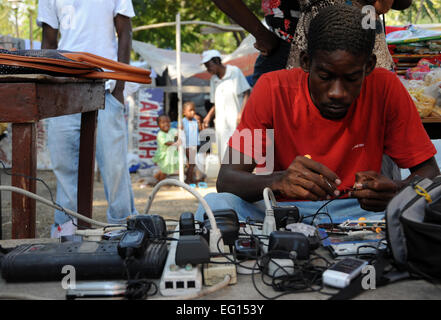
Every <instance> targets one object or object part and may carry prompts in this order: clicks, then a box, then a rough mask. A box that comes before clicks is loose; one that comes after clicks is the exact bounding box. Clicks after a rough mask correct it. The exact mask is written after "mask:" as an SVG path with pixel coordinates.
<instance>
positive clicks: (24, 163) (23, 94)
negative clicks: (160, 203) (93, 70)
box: [0, 75, 105, 239]
mask: <svg viewBox="0 0 441 320" xmlns="http://www.w3.org/2000/svg"><path fill="white" fill-rule="evenodd" d="M104 103H105V88H104V81H102V80H85V79H79V78H62V77H51V76H48V75H14V76H12V75H0V122H11V123H12V173H13V174H18V175H14V176H12V178H11V181H12V185H13V186H15V187H20V188H23V189H26V190H28V191H30V192H33V193H35V192H36V180H33V179H28V178H26V177H25V176H27V177H36V174H37V148H36V123H37V121H39V120H41V119H45V118H50V117H58V116H63V115H69V114H74V113H82V116H81V138H80V156H79V165H78V212H80V213H82V214H83V215H85V216H88V217H91V216H92V200H93V176H94V165H95V137H96V121H97V116H98V110H99V109H104ZM11 199H12V239H23V238H35V211H36V203H35V200H33V199H30V198H28V197H25V196H23V195H20V194H17V193H13V194H12V196H11Z"/></svg>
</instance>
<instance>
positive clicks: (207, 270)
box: [204, 255, 237, 286]
mask: <svg viewBox="0 0 441 320" xmlns="http://www.w3.org/2000/svg"><path fill="white" fill-rule="evenodd" d="M230 257H231V258H230V259H233V256H232V255H231V256H230ZM211 260H212V261H213V262H216V263H207V264H204V284H205V285H206V286H213V285H215V284H217V283H219V282H221V281H222V280H224V278H225V276H226V275H227V274H228V275H229V276H230V283H229V284H236V283H237V272H236V265H234V264H232V263H229V261H228V259H227V258H225V257H215V258H212V259H211Z"/></svg>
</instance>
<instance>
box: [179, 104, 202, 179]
mask: <svg viewBox="0 0 441 320" xmlns="http://www.w3.org/2000/svg"><path fill="white" fill-rule="evenodd" d="M182 114H183V115H184V119H183V120H182V126H183V130H184V133H185V154H186V155H187V160H188V168H187V174H186V179H185V183H187V184H192V183H195V182H196V181H195V178H194V173H195V172H194V169H195V164H196V153H197V147H198V145H199V125H198V121H197V120H196V118H195V115H196V106H195V104H194V102H191V101H188V102H185V103H184V105H183V106H182Z"/></svg>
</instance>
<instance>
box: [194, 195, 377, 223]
mask: <svg viewBox="0 0 441 320" xmlns="http://www.w3.org/2000/svg"><path fill="white" fill-rule="evenodd" d="M204 199H205V200H206V201H207V203H208V205H209V206H210V208H211V210H212V211H215V210H226V209H232V210H234V211H235V212H236V213H237V215H238V217H239V221H246V220H247V218H251V219H254V220H260V221H263V219H264V218H265V204H264V202H263V200H261V201H258V202H255V203H250V202H247V201H245V200H243V199H241V198H239V197H238V196H236V195H234V194H232V193H209V194H207V195H206V196H205V198H204ZM326 202H327V201H295V202H279V203H278V204H279V205H280V206H287V205H295V206H297V207H298V208H299V211H300V214H301V215H302V216H303V217H308V216H312V215H314V214H315V213H316V212H317V210H318V209H319V208H320V207H321V206H322V205H323V204H325V203H326ZM320 212H327V213H329V215H330V216H331V218H332V222H333V223H342V222H344V221H346V220H348V219H351V220H358V218H361V217H365V218H366V219H368V220H377V219H378V220H380V219H383V218H384V212H370V211H366V210H363V209H361V208H360V205H359V203H358V201H357V200H356V199H338V200H334V201H331V202H330V203H329V204H328V205H327V206H326V207H324V208H322V209H321V210H320ZM204 213H205V210H204V208H203V207H202V206H201V205H199V207H198V209H197V211H196V215H195V219H196V220H199V221H203V220H204V218H203V217H204ZM303 222H304V223H309V224H310V223H311V222H312V217H309V218H305V219H304V220H303ZM329 222H330V220H329V217H328V216H326V215H322V214H320V215H317V216H316V218H315V219H314V224H316V223H329Z"/></svg>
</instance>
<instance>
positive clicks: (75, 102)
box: [37, 83, 105, 119]
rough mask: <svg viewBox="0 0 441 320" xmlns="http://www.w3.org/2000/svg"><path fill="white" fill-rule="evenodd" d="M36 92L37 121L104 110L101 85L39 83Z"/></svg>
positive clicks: (103, 90) (103, 91)
mask: <svg viewBox="0 0 441 320" xmlns="http://www.w3.org/2000/svg"><path fill="white" fill-rule="evenodd" d="M37 90H38V91H37V103H38V110H39V119H44V118H49V117H58V116H63V115H68V114H74V113H80V112H81V113H82V112H89V111H94V110H97V109H104V102H105V88H104V84H103V83H66V84H63V85H54V84H50V83H39V84H38V85H37Z"/></svg>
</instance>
